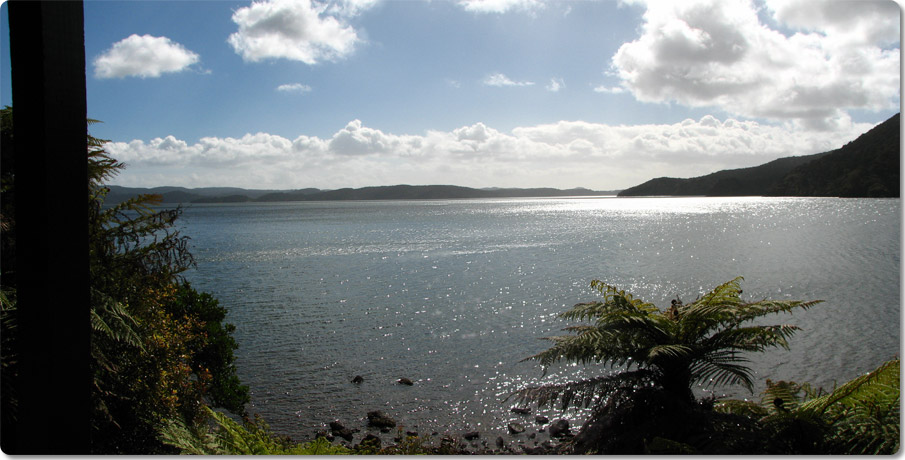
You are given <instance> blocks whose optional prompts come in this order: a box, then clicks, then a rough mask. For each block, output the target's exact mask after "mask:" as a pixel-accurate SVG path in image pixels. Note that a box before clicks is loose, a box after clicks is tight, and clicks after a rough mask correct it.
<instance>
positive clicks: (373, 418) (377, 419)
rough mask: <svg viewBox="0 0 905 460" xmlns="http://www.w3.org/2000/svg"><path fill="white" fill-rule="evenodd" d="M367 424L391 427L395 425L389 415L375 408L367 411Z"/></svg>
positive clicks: (377, 426)
mask: <svg viewBox="0 0 905 460" xmlns="http://www.w3.org/2000/svg"><path fill="white" fill-rule="evenodd" d="M368 426H373V427H376V428H393V427H395V426H396V421H395V420H393V419H392V418H391V417H390V416H389V415H387V414H385V413H383V411H379V410H375V411H371V412H368Z"/></svg>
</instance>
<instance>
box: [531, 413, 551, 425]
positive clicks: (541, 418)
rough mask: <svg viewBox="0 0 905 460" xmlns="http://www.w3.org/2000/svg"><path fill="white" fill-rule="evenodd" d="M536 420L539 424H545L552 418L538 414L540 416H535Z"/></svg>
mask: <svg viewBox="0 0 905 460" xmlns="http://www.w3.org/2000/svg"><path fill="white" fill-rule="evenodd" d="M534 421H535V422H537V423H538V424H539V425H543V424H545V423H548V422H549V421H550V419H549V418H547V417H544V416H543V415H538V416H536V417H534Z"/></svg>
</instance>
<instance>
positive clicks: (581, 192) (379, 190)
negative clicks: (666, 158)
mask: <svg viewBox="0 0 905 460" xmlns="http://www.w3.org/2000/svg"><path fill="white" fill-rule="evenodd" d="M109 188H110V193H108V195H107V203H109V204H115V203H119V202H122V201H124V200H127V199H129V198H131V197H134V196H136V195H139V194H147V193H152V194H157V195H160V197H161V199H162V202H164V203H243V202H261V203H265V202H280V201H336V200H424V199H457V198H518V197H525V198H527V197H558V196H600V195H615V194H616V193H618V191H617V190H613V191H594V190H588V189H585V188H574V189H569V190H559V189H555V188H528V189H521V188H490V189H474V188H469V187H458V186H455V185H392V186H386V187H364V188H357V189H353V188H342V189H338V190H319V189H316V188H306V189H301V190H245V189H241V188H228V187H222V188H197V189H189V188H184V187H155V188H129V187H120V186H116V185H113V186H110V187H109Z"/></svg>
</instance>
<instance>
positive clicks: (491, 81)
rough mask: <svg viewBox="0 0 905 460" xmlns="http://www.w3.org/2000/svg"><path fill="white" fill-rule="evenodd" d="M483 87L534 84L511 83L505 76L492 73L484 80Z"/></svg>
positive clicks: (526, 84) (529, 84)
mask: <svg viewBox="0 0 905 460" xmlns="http://www.w3.org/2000/svg"><path fill="white" fill-rule="evenodd" d="M484 85H486V86H532V85H534V82H531V81H513V80H511V79H510V78H509V77H507V76H506V75H503V74H501V73H494V74H491V75H488V76H487V77H485V78H484Z"/></svg>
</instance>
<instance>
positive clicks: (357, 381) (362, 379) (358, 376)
mask: <svg viewBox="0 0 905 460" xmlns="http://www.w3.org/2000/svg"><path fill="white" fill-rule="evenodd" d="M364 381H365V379H364V377H362V376H360V375H356V376H355V377H354V378H353V379H352V383H361V382H364Z"/></svg>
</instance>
